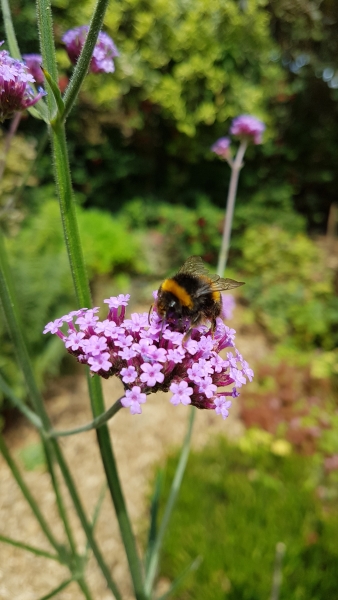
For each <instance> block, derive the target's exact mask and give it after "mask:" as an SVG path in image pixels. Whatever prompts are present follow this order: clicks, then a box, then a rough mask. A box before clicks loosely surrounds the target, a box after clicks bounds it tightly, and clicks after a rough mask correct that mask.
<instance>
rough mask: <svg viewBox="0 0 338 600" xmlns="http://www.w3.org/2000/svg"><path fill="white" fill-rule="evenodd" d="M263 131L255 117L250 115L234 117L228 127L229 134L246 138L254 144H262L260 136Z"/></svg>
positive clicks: (261, 125) (260, 123) (263, 127)
mask: <svg viewBox="0 0 338 600" xmlns="http://www.w3.org/2000/svg"><path fill="white" fill-rule="evenodd" d="M264 130H265V125H264V123H263V122H262V121H259V119H256V117H253V116H251V115H240V116H239V117H236V118H235V119H234V120H233V121H232V123H231V127H230V133H231V134H232V135H236V136H237V137H240V138H244V139H245V138H246V139H247V140H248V141H250V142H253V143H254V144H261V143H262V134H263V131H264Z"/></svg>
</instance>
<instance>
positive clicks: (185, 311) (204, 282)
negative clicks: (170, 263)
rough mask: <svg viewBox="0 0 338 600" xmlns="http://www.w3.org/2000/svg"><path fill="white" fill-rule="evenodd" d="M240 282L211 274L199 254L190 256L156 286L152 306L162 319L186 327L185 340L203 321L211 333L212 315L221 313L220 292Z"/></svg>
mask: <svg viewBox="0 0 338 600" xmlns="http://www.w3.org/2000/svg"><path fill="white" fill-rule="evenodd" d="M240 285H244V283H243V282H239V281H234V279H223V278H222V277H219V275H211V274H210V273H209V272H208V270H207V269H206V267H205V266H204V264H203V261H202V259H201V257H200V256H190V258H188V259H187V260H186V261H185V263H184V264H183V266H182V267H181V268H180V270H179V271H178V273H177V274H176V275H174V276H173V277H171V278H170V279H165V280H164V281H163V283H162V284H161V285H160V287H159V290H158V294H157V299H156V301H155V303H154V307H155V309H156V311H157V313H158V314H159V315H160V316H161V317H162V318H163V322H174V323H175V324H178V326H179V328H180V329H181V328H184V325H185V326H186V327H187V331H186V333H185V335H184V339H183V341H186V340H187V339H188V338H189V336H190V334H191V330H192V329H193V328H194V327H197V326H198V325H201V324H202V323H204V322H205V321H206V320H207V321H210V323H211V332H212V333H214V331H215V329H216V318H217V317H219V316H220V314H221V312H222V298H221V292H222V291H224V290H231V289H233V288H236V287H238V286H240ZM152 308H153V307H152V306H151V307H150V311H149V314H150V312H151V310H152Z"/></svg>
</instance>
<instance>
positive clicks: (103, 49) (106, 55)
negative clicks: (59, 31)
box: [62, 25, 119, 73]
mask: <svg viewBox="0 0 338 600" xmlns="http://www.w3.org/2000/svg"><path fill="white" fill-rule="evenodd" d="M88 31H89V27H88V25H81V26H80V27H75V28H74V29H69V31H67V32H66V33H65V34H64V36H63V38H62V41H63V42H64V43H65V45H66V50H67V54H68V56H69V59H70V61H71V62H72V63H73V64H75V63H76V61H77V59H78V58H79V56H80V54H81V50H82V48H83V45H84V43H85V41H86V39H87V35H88ZM116 56H119V53H118V50H117V48H116V46H115V44H114V42H113V40H112V39H111V38H110V37H109V35H107V34H106V33H104V32H103V31H100V33H99V36H98V38H97V42H96V45H95V48H94V52H93V56H92V59H91V61H90V66H89V71H91V72H92V73H114V71H115V65H114V61H113V58H115V57H116Z"/></svg>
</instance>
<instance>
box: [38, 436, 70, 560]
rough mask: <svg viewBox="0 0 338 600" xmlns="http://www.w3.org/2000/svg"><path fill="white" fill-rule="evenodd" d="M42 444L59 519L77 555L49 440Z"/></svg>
mask: <svg viewBox="0 0 338 600" xmlns="http://www.w3.org/2000/svg"><path fill="white" fill-rule="evenodd" d="M43 446H44V451H45V457H46V463H47V468H48V471H49V474H50V477H51V480H52V485H53V488H54V493H55V499H56V503H57V507H58V511H59V515H60V517H61V520H62V521H63V525H64V528H65V532H66V535H67V538H68V542H69V545H70V548H71V551H72V554H73V556H77V548H76V543H75V539H74V536H73V532H72V529H71V526H70V523H69V520H68V515H67V512H66V509H65V505H64V502H63V498H62V494H61V491H60V487H59V482H58V480H57V477H56V475H55V470H54V464H53V453H52V451H51V448H50V442H49V440H43Z"/></svg>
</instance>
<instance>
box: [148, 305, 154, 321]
mask: <svg viewBox="0 0 338 600" xmlns="http://www.w3.org/2000/svg"><path fill="white" fill-rule="evenodd" d="M153 308H154V303H153V304H151V305H150V308H149V312H148V323H149V325H150V317H151V313H152V312H153Z"/></svg>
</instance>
